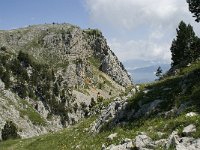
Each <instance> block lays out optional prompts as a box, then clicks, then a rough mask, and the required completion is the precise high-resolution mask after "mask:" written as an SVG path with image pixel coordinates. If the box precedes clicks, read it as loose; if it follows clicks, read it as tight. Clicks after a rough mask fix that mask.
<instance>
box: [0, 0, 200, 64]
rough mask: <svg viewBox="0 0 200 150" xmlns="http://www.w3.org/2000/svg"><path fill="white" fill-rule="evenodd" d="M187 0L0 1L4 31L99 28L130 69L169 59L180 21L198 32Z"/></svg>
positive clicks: (199, 29) (199, 31)
mask: <svg viewBox="0 0 200 150" xmlns="http://www.w3.org/2000/svg"><path fill="white" fill-rule="evenodd" d="M185 1H186V0H1V5H0V29H1V30H7V29H13V28H19V27H25V26H27V25H32V24H44V23H52V22H56V23H63V22H66V23H71V24H75V25H78V26H80V27H81V28H98V29H100V30H101V31H102V32H103V34H104V36H105V37H106V39H107V42H108V44H109V46H110V47H111V49H112V50H113V51H114V52H115V54H116V55H117V56H118V57H119V59H120V60H121V61H122V62H124V63H125V66H127V67H129V68H135V67H144V66H150V65H154V64H160V63H170V61H171V60H170V55H171V54H170V50H169V49H170V45H171V41H172V39H173V38H174V37H175V36H176V28H177V26H178V24H179V22H180V21H181V20H184V21H185V22H186V23H190V24H192V25H193V26H194V29H195V31H196V33H197V34H198V35H200V28H199V24H197V23H195V22H194V18H192V14H191V13H190V12H189V11H188V6H187V3H186V2H185Z"/></svg>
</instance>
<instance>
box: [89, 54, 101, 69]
mask: <svg viewBox="0 0 200 150" xmlns="http://www.w3.org/2000/svg"><path fill="white" fill-rule="evenodd" d="M89 62H90V63H91V64H92V65H93V66H94V67H96V68H97V69H99V67H100V65H101V62H100V60H99V59H98V58H95V57H90V58H89Z"/></svg>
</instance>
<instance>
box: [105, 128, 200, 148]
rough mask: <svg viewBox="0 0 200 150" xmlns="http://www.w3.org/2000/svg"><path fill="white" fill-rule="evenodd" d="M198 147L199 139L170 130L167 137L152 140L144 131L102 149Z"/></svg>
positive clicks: (199, 146) (199, 144)
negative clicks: (182, 135) (181, 135)
mask: <svg viewBox="0 0 200 150" xmlns="http://www.w3.org/2000/svg"><path fill="white" fill-rule="evenodd" d="M199 148H200V139H194V138H193V137H180V136H179V135H178V132H177V131H174V132H172V134H171V135H169V137H168V138H167V139H159V140H157V141H153V140H152V139H151V138H150V137H149V136H147V135H146V133H144V132H142V133H141V134H139V135H137V136H136V137H135V138H134V139H126V140H123V141H122V142H120V144H119V145H114V144H112V145H110V146H108V147H107V148H106V147H105V146H103V148H102V149H104V150H111V149H112V150H119V149H120V150H121V149H122V150H131V149H138V150H153V149H166V150H168V149H175V150H198V149H199Z"/></svg>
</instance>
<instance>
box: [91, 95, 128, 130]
mask: <svg viewBox="0 0 200 150" xmlns="http://www.w3.org/2000/svg"><path fill="white" fill-rule="evenodd" d="M126 100H127V98H124V100H122V99H120V98H116V99H115V100H114V101H113V102H111V103H110V104H109V105H108V106H107V107H106V108H105V109H103V110H102V111H101V115H100V117H98V119H97V120H96V121H94V122H93V123H92V124H91V128H90V132H92V133H98V132H99V131H100V130H101V128H102V127H103V126H104V125H105V124H106V123H111V124H112V123H114V120H113V119H116V121H117V118H118V117H120V116H123V114H120V113H123V111H122V110H124V109H125V108H126V105H127V102H126Z"/></svg>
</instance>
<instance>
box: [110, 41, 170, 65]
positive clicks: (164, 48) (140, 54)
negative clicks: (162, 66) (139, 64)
mask: <svg viewBox="0 0 200 150" xmlns="http://www.w3.org/2000/svg"><path fill="white" fill-rule="evenodd" d="M108 44H109V45H110V47H111V48H112V49H113V51H114V52H115V54H116V55H117V56H118V57H119V59H120V60H122V61H127V60H132V59H142V60H157V61H160V60H162V61H163V63H169V60H170V58H171V56H170V51H169V48H170V47H169V45H168V44H167V43H159V44H156V43H154V42H152V41H141V40H140V41H135V40H130V41H126V42H124V41H118V40H116V39H112V40H110V41H109V42H108Z"/></svg>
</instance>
